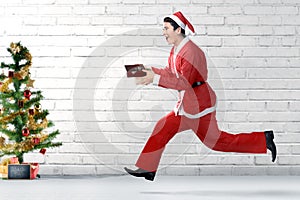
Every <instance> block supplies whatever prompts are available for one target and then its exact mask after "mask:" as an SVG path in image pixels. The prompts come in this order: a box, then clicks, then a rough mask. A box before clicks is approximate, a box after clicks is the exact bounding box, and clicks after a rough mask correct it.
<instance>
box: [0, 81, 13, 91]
mask: <svg viewBox="0 0 300 200" xmlns="http://www.w3.org/2000/svg"><path fill="white" fill-rule="evenodd" d="M11 83H12V79H11V78H10V79H7V80H6V81H4V83H3V84H2V86H1V88H0V92H7V91H8V85H9V84H11Z"/></svg>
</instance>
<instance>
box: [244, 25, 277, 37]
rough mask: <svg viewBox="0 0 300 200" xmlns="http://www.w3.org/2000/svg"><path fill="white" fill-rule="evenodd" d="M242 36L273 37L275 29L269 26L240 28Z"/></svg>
mask: <svg viewBox="0 0 300 200" xmlns="http://www.w3.org/2000/svg"><path fill="white" fill-rule="evenodd" d="M240 33H241V35H250V36H252V35H272V34H273V29H272V27H269V26H254V27H250V26H241V27H240Z"/></svg>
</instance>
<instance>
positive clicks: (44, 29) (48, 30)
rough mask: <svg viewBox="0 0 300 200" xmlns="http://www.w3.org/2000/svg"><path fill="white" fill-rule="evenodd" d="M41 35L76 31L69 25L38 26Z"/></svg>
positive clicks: (64, 33)
mask: <svg viewBox="0 0 300 200" xmlns="http://www.w3.org/2000/svg"><path fill="white" fill-rule="evenodd" d="M38 33H39V35H47V36H53V35H72V34H73V33H74V31H73V27H71V26H67V25H59V26H53V27H51V26H39V28H38Z"/></svg>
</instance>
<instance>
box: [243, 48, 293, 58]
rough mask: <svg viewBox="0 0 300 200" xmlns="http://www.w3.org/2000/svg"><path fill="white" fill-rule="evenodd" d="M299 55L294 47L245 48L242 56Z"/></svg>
mask: <svg viewBox="0 0 300 200" xmlns="http://www.w3.org/2000/svg"><path fill="white" fill-rule="evenodd" d="M298 55H299V52H298V50H297V49H294V48H288V47H287V48H263V47H262V48H245V49H244V50H243V56H245V57H266V56H268V57H296V56H298Z"/></svg>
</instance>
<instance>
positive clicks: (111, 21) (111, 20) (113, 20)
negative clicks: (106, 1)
mask: <svg viewBox="0 0 300 200" xmlns="http://www.w3.org/2000/svg"><path fill="white" fill-rule="evenodd" d="M122 23H123V18H122V17H110V16H103V17H92V18H91V24H92V25H100V24H101V25H103V24H104V25H118V24H122Z"/></svg>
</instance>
